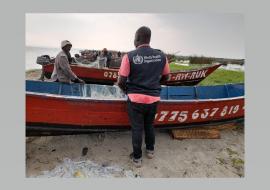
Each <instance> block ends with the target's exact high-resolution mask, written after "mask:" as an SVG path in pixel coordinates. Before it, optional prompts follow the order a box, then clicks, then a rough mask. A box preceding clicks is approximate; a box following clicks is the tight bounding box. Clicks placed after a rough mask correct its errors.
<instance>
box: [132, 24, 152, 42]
mask: <svg viewBox="0 0 270 190" xmlns="http://www.w3.org/2000/svg"><path fill="white" fill-rule="evenodd" d="M136 34H137V35H138V36H139V37H140V41H143V42H147V43H149V42H150V39H151V30H150V28H149V27H147V26H142V27H140V28H139V29H138V30H137V31H136Z"/></svg>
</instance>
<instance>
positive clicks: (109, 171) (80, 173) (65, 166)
mask: <svg viewBox="0 0 270 190" xmlns="http://www.w3.org/2000/svg"><path fill="white" fill-rule="evenodd" d="M90 177H108V178H110V177H130V178H135V177H137V176H136V174H134V173H133V172H132V171H131V170H125V169H124V168H121V167H119V166H117V165H112V166H108V165H106V166H104V165H99V164H96V163H94V162H92V161H91V160H85V161H78V162H75V161H72V160H71V159H69V158H64V161H63V163H62V164H61V165H58V166H57V167H56V168H54V169H53V170H51V171H43V174H42V175H38V176H30V178H90Z"/></svg>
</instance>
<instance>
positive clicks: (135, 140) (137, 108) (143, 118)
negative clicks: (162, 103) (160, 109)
mask: <svg viewBox="0 0 270 190" xmlns="http://www.w3.org/2000/svg"><path fill="white" fill-rule="evenodd" d="M127 105H128V116H129V121H130V124H131V131H132V146H133V156H134V158H135V159H139V158H141V157H142V136H143V129H144V133H145V145H146V149H147V150H150V151H154V145H155V132H154V127H153V123H154V120H155V114H156V112H157V105H158V102H155V103H152V104H141V103H135V102H131V101H130V100H128V102H127Z"/></svg>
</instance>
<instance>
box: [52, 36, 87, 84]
mask: <svg viewBox="0 0 270 190" xmlns="http://www.w3.org/2000/svg"><path fill="white" fill-rule="evenodd" d="M71 47H72V44H71V43H70V42H69V41H68V40H64V41H62V42H61V48H62V51H61V52H60V53H58V55H57V56H56V58H55V63H54V69H53V73H52V76H51V79H52V80H53V81H59V82H64V83H72V82H78V83H84V81H83V80H81V79H80V78H78V77H77V76H76V75H75V74H74V73H73V72H72V70H71V68H70V65H69V64H70V62H71V61H72V58H71V55H70V49H71Z"/></svg>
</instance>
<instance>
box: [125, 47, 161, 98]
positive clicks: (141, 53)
mask: <svg viewBox="0 0 270 190" xmlns="http://www.w3.org/2000/svg"><path fill="white" fill-rule="evenodd" d="M128 59H129V63H130V74H129V76H128V79H127V93H128V94H130V93H138V94H145V95H150V96H159V95H160V91H161V87H160V79H161V76H162V72H163V69H164V66H165V64H166V56H165V55H164V53H162V52H161V51H160V50H157V49H153V48H151V47H149V46H142V47H139V48H137V49H136V50H134V51H131V52H129V53H128Z"/></svg>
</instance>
